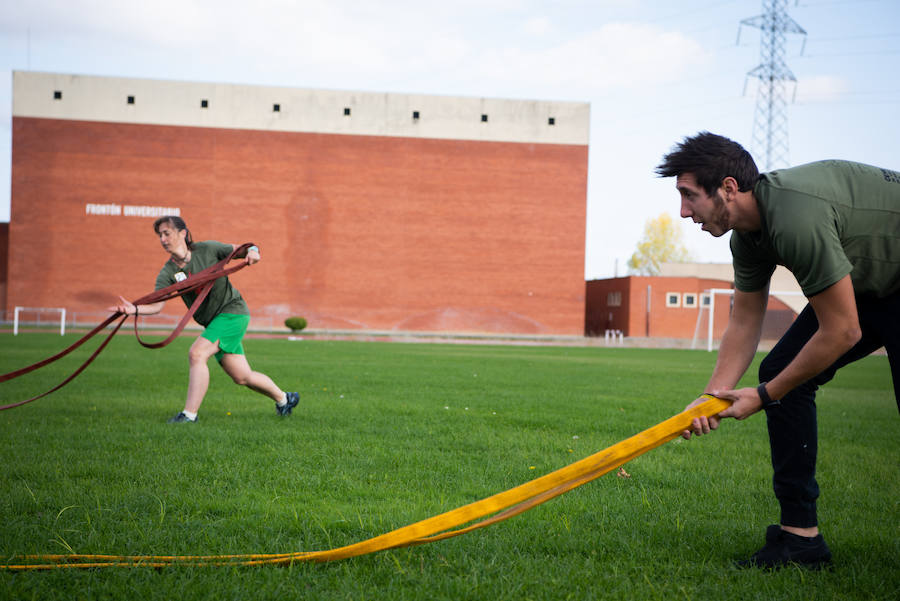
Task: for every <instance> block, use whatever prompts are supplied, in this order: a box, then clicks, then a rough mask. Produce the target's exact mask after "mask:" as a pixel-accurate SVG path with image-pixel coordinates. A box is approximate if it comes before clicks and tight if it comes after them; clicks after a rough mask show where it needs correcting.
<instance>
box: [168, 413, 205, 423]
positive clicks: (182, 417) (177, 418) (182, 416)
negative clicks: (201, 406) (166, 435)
mask: <svg viewBox="0 0 900 601" xmlns="http://www.w3.org/2000/svg"><path fill="white" fill-rule="evenodd" d="M198 419H200V416H199V415H198V416H197V417H195V418H194V419H191V418H189V417H188V416H186V415H185V414H184V411H180V412H179V413H178V415H173V416H172V417H170V418H169V423H170V424H181V423H184V422H187V423H189V424H193V423H194V422H195V421H197V420H198Z"/></svg>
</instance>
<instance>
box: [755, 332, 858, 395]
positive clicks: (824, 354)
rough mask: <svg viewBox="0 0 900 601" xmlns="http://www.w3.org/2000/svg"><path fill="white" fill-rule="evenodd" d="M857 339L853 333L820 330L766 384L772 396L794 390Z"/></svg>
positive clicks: (824, 367) (828, 364) (835, 359)
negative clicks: (853, 336) (844, 334)
mask: <svg viewBox="0 0 900 601" xmlns="http://www.w3.org/2000/svg"><path fill="white" fill-rule="evenodd" d="M855 343H856V340H854V339H853V338H852V337H849V338H848V337H847V336H843V335H837V334H833V333H829V332H823V331H822V330H821V329H820V330H819V331H817V332H816V333H815V334H813V335H812V337H811V338H810V339H809V340H808V341H807V342H806V344H805V345H804V346H803V348H802V349H800V352H799V353H797V356H796V357H794V359H793V361H791V362H790V363H788V365H787V367H785V368H784V369H783V370H782V371H781V373H780V374H778V375H777V376H775V377H774V378H773V379H772V380H771V381H770V382H768V383H767V384H766V392H768V393H769V397H771V398H772V399H776V400H777V399H780V398H781V397H783V396H784V395H786V394H787V393H789V392H790V391H791V390H793V389H794V388H796V387H797V386H799V385H800V384H803V383H804V382H806V381H807V380H809V379H810V378H814V377H815V376H817V375H819V374H820V373H822V372H823V371H825V370H826V369H827V368H828V367H829V366H830V365H831V364H832V363H834V362H835V361H837V360H838V359H839V358H840V357H841V355H843V354H844V353H846V352H847V351H848V350H850V348H852V347H853V345H854V344H855Z"/></svg>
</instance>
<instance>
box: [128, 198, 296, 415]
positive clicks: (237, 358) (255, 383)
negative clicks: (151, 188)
mask: <svg viewBox="0 0 900 601" xmlns="http://www.w3.org/2000/svg"><path fill="white" fill-rule="evenodd" d="M153 230H154V231H155V232H156V234H157V235H158V236H159V241H160V243H161V244H162V247H163V248H164V249H165V250H166V252H168V253H169V255H170V257H169V260H168V261H166V264H165V265H163V268H162V269H161V270H160V272H159V275H158V276H157V278H156V289H157V290H159V289H160V288H165V287H166V286H170V285H172V284H174V283H175V282H180V281H181V280H184V279H186V278H187V277H189V276H190V275H191V274H195V273H199V272H200V271H203V270H204V269H206V268H207V267H211V266H213V265H215V264H216V263H218V262H219V261H221V260H222V259H225V258H226V257H228V256H229V255H230V254H231V253H232V252H233V251H234V248H235V247H234V245H232V244H223V243H221V242H214V241H207V242H194V241H193V239H192V238H191V233H190V231H189V230H188V229H187V226H186V225H185V223H184V220H183V219H181V217H178V216H166V217H160V218H159V219H157V220H156V222H155V223H154V224H153ZM238 258H245V259H246V261H247V264H248V265H253V264H254V263H257V262H258V261H259V259H260V256H259V249H258V248H257V247H255V246H251V247H250V248H249V249H247V250H246V251H245V253H244V254H243V255H241V256H239V257H238ZM120 298H122V297H120ZM181 298H182V300H184V303H185V305H187V306H188V307H191V306H192V305H193V304H194V300H195V299H196V298H197V294H196V293H195V292H189V293H186V294H184V295H182V297H181ZM163 305H165V301H161V302H158V303H152V304H148V305H138V306H135V305H133V304H132V303H130V302H128V301H127V300H125V299H124V298H122V304H120V305H118V306H115V307H110V310H111V311H120V312H122V313H125V314H126V315H137V314H140V315H154V314H156V313H159V312H160V311H161V310H162V308H163ZM194 320H195V321H196V322H197V323H199V324H200V325H202V326H204V328H205V329H204V330H203V333H202V334H201V335H200V336H198V337H197V339H196V340H195V341H194V343H193V344H192V345H191V348H190V351H189V352H188V357H189V362H190V372H189V380H188V391H187V400H186V401H185V404H184V409H183V410H182V411H181V412H179V413H178V414H176V415H175V416H173V417H172V418H171V419H169V422H170V423H191V422H195V421H197V413H198V412H199V410H200V404H201V403H202V402H203V397H204V396H205V395H206V390H207V389H208V388H209V368H208V366H207V362H208V361H209V359H210V357H215V358H216V360H217V361H218V362H219V365H221V366H222V369H223V370H225V373H227V374H228V375H229V376H231V378H232V380H234V382H235V383H236V384H240V385H242V386H246V387H247V388H249V389H251V390H254V391H256V392H258V393H260V394H263V395H266V396H268V397H269V398H271V399H272V400H274V401H275V410H276V412H277V413H278V415H281V416H287V415H290V414H291V411H292V410H293V409H294V407H296V406H297V403H298V402H299V400H300V395H299V394H298V393H296V392H284V391H283V390H281V389H280V388H279V387H278V386H277V385H276V384H275V382H273V381H272V379H271V378H270V377H269V376H267V375H266V374H264V373H260V372H258V371H253V370H252V369H251V368H250V364H249V363H248V362H247V357H246V356H245V355H244V346H243V344H242V341H243V338H244V334H245V333H246V331H247V326H248V325H249V323H250V310H249V309H248V308H247V303H246V302H244V299H243V298H242V297H241V293H240V292H238V291H237V290H236V289H235V288H234V286H232V285H231V282H230V281H229V280H228V277H227V276H223V277H220V278H218V279H217V280H215V283H214V284H213V287H212V289H211V290H210V291H209V294H208V295H207V297H206V298H205V299H204V300H203V303H202V304H201V305H200V306H199V307H198V308H197V311H196V312H195V313H194Z"/></svg>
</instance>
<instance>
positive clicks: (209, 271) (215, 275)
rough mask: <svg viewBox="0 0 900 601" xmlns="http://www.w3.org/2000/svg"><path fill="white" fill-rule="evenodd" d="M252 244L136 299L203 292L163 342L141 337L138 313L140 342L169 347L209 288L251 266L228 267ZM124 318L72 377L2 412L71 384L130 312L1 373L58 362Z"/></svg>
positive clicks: (1, 379) (7, 376) (1, 377)
mask: <svg viewBox="0 0 900 601" xmlns="http://www.w3.org/2000/svg"><path fill="white" fill-rule="evenodd" d="M251 246H253V243H252V242H246V243H244V244H241V245H240V246H238V247H237V248H235V249H234V250H233V251H232V252H231V254H230V255H228V256H227V257H226V258H224V259H222V260H221V261H219V262H218V263H216V264H215V265H212V266H210V267H207V268H206V269H204V270H203V271H200V272H198V273H195V274H194V275H192V276H190V277H188V278H186V279H184V280H182V281H181V282H175V283H174V284H172V285H170V286H166V287H165V288H160V289H159V290H155V291H153V292H151V293H150V294H145V295H144V296H142V297H140V298H139V299H137V300H135V301H134V302H133V304H135V305H145V304H149V303H157V302H160V301H167V300H170V299H172V298H175V297H177V296H181V295H183V294H186V293H188V292H192V291H194V290H197V289H200V292H199V293H198V295H197V298H196V299H195V300H194V302H193V304H192V305H191V308H190V310H189V311H188V312H187V313H186V314H185V315H184V317H182V318H181V321H180V322H179V323H178V325H177V326H176V327H175V329H174V330H173V331H172V333H171V334H170V335H169V337H168V338H166V339H165V340H162V341H160V342H154V343H147V342H144V341H143V340H141V337H140V335H139V334H138V329H137V321H138V319H137V318H138V316H137V315H135V316H134V333H135V336H136V337H137V339H138V342H140V343H141V344H142V345H143V346H145V347H147V348H161V347H164V346H166V345H167V344H169V343H170V342H172V341H173V340H174V339H175V337H176V336H178V335H179V334H180V333H181V332H182V330H184V328H185V326H186V325H187V324H188V322H189V321H190V319H191V318H192V317H193V316H194V313H196V312H197V309H198V308H199V307H200V305H201V304H202V303H203V301H204V300H205V299H206V296H207V295H208V294H209V291H210V290H211V289H212V286H213V284H214V283H215V281H216V280H217V279H219V278H221V277H224V276H227V275H229V274H232V273H234V272H236V271H238V270H240V269H243V268H244V267H246V266H247V263H246V262H241V263H239V264H237V265H235V266H233V267H228V268H226V267H225V266H226V265H227V264H228V262H229V261H231V260H232V259H234V258H235V257H236V256H237V255H238V254H239V253H240V252H241V251H243V250H246V249H248V248H250V247H251ZM120 317H121V320H120V321H119V323H118V324H116V326H115V328H114V329H113V330H112V332H110V333H109V334H108V335H107V337H106V340H104V341H103V343H102V344H101V345H100V346H99V347H98V348H97V350H95V351H94V353H93V354H92V355H91V356H90V357H88V359H87V360H86V361H85V362H84V363H82V364H81V366H80V367H79V368H78V369H76V370H75V371H74V372H73V373H72V374H71V375H70V376H69V377H68V378H66V379H65V380H63V381H62V382H61V383H60V384H58V385H56V386H54V387H53V388H51V389H50V390H48V391H47V392H44V393H41V394H39V395H37V396H34V397H32V398H30V399H27V400H25V401H19V402H16V403H10V404H8V405H3V406H0V411H4V410H6V409H12V408H13V407H19V406H21V405H25V404H26V403H30V402H32V401H36V400H38V399H39V398H41V397H44V396H47V395H48V394H50V393H51V392H55V391H56V390H59V389H60V388H62V387H63V386H65V385H66V384H68V383H69V382H71V381H72V380H74V379H75V377H76V376H77V375H78V374H80V373H81V372H82V371H84V370H85V368H86V367H87V366H88V365H90V364H91V362H92V361H93V360H94V359H96V358H97V355H99V354H100V352H101V351H102V350H103V349H104V348H106V345H107V344H109V341H110V340H112V337H113V336H114V335H115V334H116V332H118V331H119V328H120V327H122V324H123V323H125V320H127V319H128V315H126V314H124V313H121V312H118V311H117V312H115V313H113V314H112V315H110V316H109V317H107V318H106V319H105V320H104V321H103V322H102V323H101V324H100V325H98V326H96V327H95V328H94V329H92V330H91V331H90V332H88V333H87V334H85V335H84V336H82V337H81V338H79V339H78V340H77V341H75V342H74V343H73V344H72V345H70V346H69V347H68V348H66V349H64V350H62V351H60V352H59V353H57V354H55V355H53V356H52V357H48V358H46V359H43V360H42V361H38V362H37V363H34V364H32V365H29V366H27V367H23V368H21V369H17V370H15V371H11V372H9V373H7V374H3V375H0V382H6V381H7V380H12V379H13V378H17V377H19V376H23V375H25V374H27V373H29V372H32V371H34V370H36V369H39V368H41V367H44V366H45V365H49V364H50V363H53V362H54V361H57V360H58V359H62V358H63V357H65V356H66V355H68V354H69V353H71V352H72V351H74V350H75V349H77V348H78V347H80V346H81V345H82V344H84V343H85V342H87V341H88V340H89V339H91V338H93V337H94V336H96V335H97V334H98V333H99V332H100V331H102V330H103V329H104V328H106V327H107V326H109V325H110V324H111V323H113V322H114V321H115V320H117V319H119V318H120Z"/></svg>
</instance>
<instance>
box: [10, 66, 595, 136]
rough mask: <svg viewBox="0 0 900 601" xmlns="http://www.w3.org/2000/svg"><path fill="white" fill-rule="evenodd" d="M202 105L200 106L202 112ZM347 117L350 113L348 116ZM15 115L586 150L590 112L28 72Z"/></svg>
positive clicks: (18, 79) (557, 105) (17, 74)
mask: <svg viewBox="0 0 900 601" xmlns="http://www.w3.org/2000/svg"><path fill="white" fill-rule="evenodd" d="M57 96H58V97H57ZM129 97H133V103H129ZM203 101H205V102H206V107H203V106H202V103H203ZM276 104H277V105H278V108H279V110H278V111H276V110H275V105H276ZM348 109H349V114H345V113H346V112H347V111H348ZM414 111H417V112H418V119H416V118H414ZM484 115H486V120H484V119H485V117H483V116H484ZM13 116H15V117H33V118H46V119H71V120H79V121H101V122H114V123H116V122H120V123H134V124H146V125H171V126H188V127H213V128H226V129H251V130H263V131H285V132H305V133H323V134H352V135H372V136H396V137H410V138H435V139H455V140H477V141H490V142H520V143H534V144H568V145H584V146H586V145H587V144H588V137H589V130H590V104H589V103H586V102H555V101H537V100H504V99H494V98H470V97H451V96H427V95H418V94H387V93H374V92H353V91H338V90H310V89H300V88H280V87H263V86H245V85H231V84H216V83H195V82H179V81H161V80H151V79H127V78H119V77H96V76H84V75H68V74H59V73H36V72H25V71H14V72H13ZM551 119H552V121H553V123H552V124H551V123H550V121H551Z"/></svg>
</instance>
